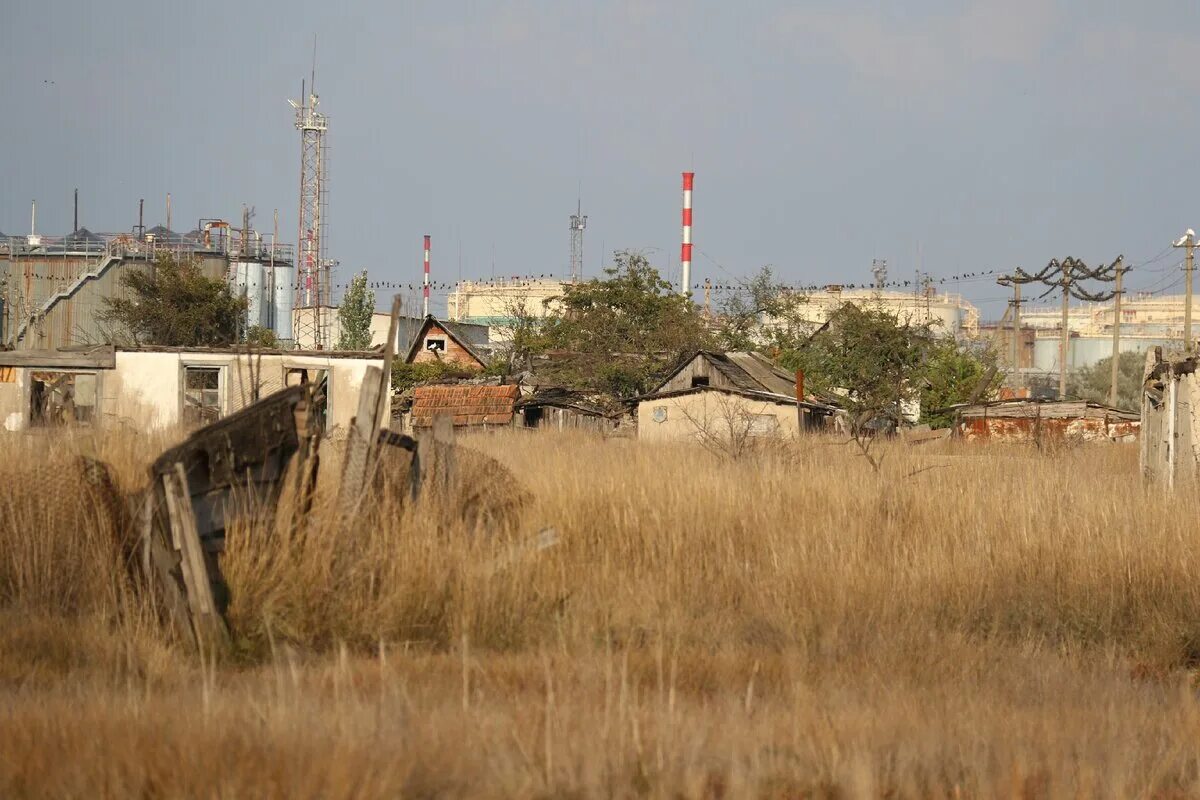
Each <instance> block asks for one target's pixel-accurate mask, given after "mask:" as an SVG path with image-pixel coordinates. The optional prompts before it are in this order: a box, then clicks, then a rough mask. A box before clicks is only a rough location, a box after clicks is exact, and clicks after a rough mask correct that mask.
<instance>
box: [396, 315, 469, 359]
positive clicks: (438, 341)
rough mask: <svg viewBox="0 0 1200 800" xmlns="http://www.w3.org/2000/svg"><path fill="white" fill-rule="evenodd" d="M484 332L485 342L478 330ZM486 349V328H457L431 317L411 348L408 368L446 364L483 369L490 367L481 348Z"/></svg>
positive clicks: (407, 356) (422, 327)
mask: <svg viewBox="0 0 1200 800" xmlns="http://www.w3.org/2000/svg"><path fill="white" fill-rule="evenodd" d="M477 328H478V329H482V331H483V334H482V341H480V340H479V336H478V335H477V332H476V331H475V329H477ZM486 345H487V328H486V327H485V326H482V325H469V326H468V325H458V324H456V323H453V322H445V321H443V320H438V319H436V318H435V317H434V316H433V315H432V314H431V315H429V316H428V317H426V318H425V321H424V322H423V323H422V325H421V328H420V329H419V330H418V331H417V335H416V336H414V337H413V340H412V345H411V346H410V347H409V348H408V354H407V355H406V356H405V358H404V362H405V363H406V364H421V363H426V362H431V361H443V362H447V363H451V364H457V365H458V366H461V367H466V368H467V369H483V368H484V367H485V366H487V359H486V358H485V356H484V354H483V352H482V348H483V347H485V346H486Z"/></svg>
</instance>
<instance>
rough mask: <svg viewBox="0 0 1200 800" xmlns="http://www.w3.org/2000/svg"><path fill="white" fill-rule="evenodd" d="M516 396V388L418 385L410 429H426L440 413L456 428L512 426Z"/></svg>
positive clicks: (414, 397)
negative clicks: (451, 421) (449, 417)
mask: <svg viewBox="0 0 1200 800" xmlns="http://www.w3.org/2000/svg"><path fill="white" fill-rule="evenodd" d="M518 397H520V389H519V388H518V387H517V386H478V385H472V384H458V385H445V386H418V387H417V388H416V389H414V390H413V404H412V410H411V412H410V413H411V415H412V426H413V428H428V427H430V426H431V425H433V418H434V417H436V416H438V415H440V414H448V415H450V416H452V417H453V418H454V425H455V426H456V427H488V426H500V425H512V424H513V407H514V406H515V404H516V402H517V398H518Z"/></svg>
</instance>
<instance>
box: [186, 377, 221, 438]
mask: <svg viewBox="0 0 1200 800" xmlns="http://www.w3.org/2000/svg"><path fill="white" fill-rule="evenodd" d="M220 418H221V368H220V367H184V368H183V424H184V425H197V426H199V425H211V424H212V423H214V422H216V421H217V420H219V419H220Z"/></svg>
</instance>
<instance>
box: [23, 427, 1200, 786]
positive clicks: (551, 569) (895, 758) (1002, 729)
mask: <svg viewBox="0 0 1200 800" xmlns="http://www.w3.org/2000/svg"><path fill="white" fill-rule="evenodd" d="M148 438H149V437H145V436H140V437H139V436H130V435H128V434H125V435H122V436H119V437H117V436H114V437H96V436H87V437H79V438H77V439H70V438H65V437H64V438H62V439H59V440H58V445H59V450H58V453H56V454H55V455H54V456H53V457H51V456H49V455H48V451H47V449H46V448H45V447H44V442H34V441H32V440H29V439H27V438H24V437H10V438H7V439H5V440H3V441H2V442H0V455H2V456H3V458H2V459H0V463H4V464H8V465H20V468H19V469H10V471H9V472H8V473H6V474H5V475H4V481H5V486H6V491H5V492H4V493H3V494H2V495H0V708H3V711H2V712H0V795H4V796H85V795H86V796H90V797H102V798H103V797H128V796H197V795H205V794H212V793H214V792H215V793H217V794H219V795H222V796H231V797H257V796H270V795H281V796H303V795H307V794H313V793H316V794H319V795H320V796H322V797H330V798H341V797H347V798H348V797H395V796H446V795H452V796H456V797H494V796H521V797H528V796H540V797H555V796H577V797H585V796H651V797H653V796H682V797H711V796H726V797H756V796H798V797H805V796H813V797H837V796H856V795H860V796H890V797H930V796H939V797H940V796H951V797H952V796H955V795H961V796H963V797H995V796H1019V797H1049V796H1094V795H1096V794H1101V795H1103V794H1105V793H1111V794H1112V795H1113V796H1122V797H1132V796H1161V797H1188V796H1194V795H1196V794H1197V793H1200V778H1198V777H1197V776H1200V757H1198V756H1197V755H1196V752H1195V748H1194V747H1193V746H1191V739H1192V735H1191V734H1192V731H1194V730H1195V727H1196V724H1197V722H1198V721H1200V699H1198V697H1197V694H1196V692H1195V691H1193V689H1192V688H1191V687H1192V682H1193V678H1192V675H1193V674H1194V670H1195V669H1196V667H1197V665H1198V664H1200V661H1198V659H1197V652H1198V651H1200V648H1198V647H1197V642H1200V623H1198V622H1197V621H1198V620H1200V584H1197V582H1196V580H1195V574H1196V569H1195V568H1194V566H1196V565H1200V542H1198V541H1197V540H1196V537H1195V536H1193V535H1192V523H1191V519H1190V517H1189V516H1188V515H1187V514H1182V513H1179V508H1188V507H1192V506H1194V505H1195V504H1196V503H1197V502H1200V492H1198V490H1197V489H1196V487H1194V486H1178V487H1177V488H1176V499H1177V503H1164V502H1162V498H1161V495H1159V494H1157V493H1153V492H1148V493H1143V492H1137V491H1134V492H1113V491H1111V487H1112V486H1113V485H1115V484H1120V483H1121V482H1123V481H1128V480H1130V479H1131V478H1133V477H1134V476H1136V469H1137V468H1136V453H1135V451H1134V450H1133V449H1132V448H1125V447H1119V446H1113V447H1095V448H1088V449H1086V450H1072V451H1062V452H1058V453H1056V454H1052V455H1043V456H1041V457H1039V458H1037V459H1029V460H1028V461H1027V462H1022V468H1021V469H1020V470H1014V469H1012V468H1011V464H1012V462H1011V460H1010V459H1008V458H1007V457H1005V456H999V455H997V454H996V451H995V450H989V449H984V448H974V447H970V446H965V445H960V446H949V447H947V448H946V449H942V450H936V451H928V450H926V449H924V447H942V446H941V445H928V446H923V448H922V449H920V450H913V449H906V448H904V447H903V446H900V445H895V446H894V447H895V453H894V454H892V455H889V457H888V458H887V459H886V460H885V462H884V466H883V469H882V471H881V472H880V473H879V474H875V473H874V472H873V471H871V470H869V469H868V468H866V467H865V466H864V464H863V463H862V461H861V459H857V458H855V457H853V456H852V455H851V454H850V453H849V452H847V450H846V449H845V448H843V447H839V446H837V445H836V443H835V442H834V441H832V440H825V439H822V438H819V437H818V438H817V439H815V440H811V441H807V442H805V443H801V444H799V445H794V446H790V447H788V448H781V449H780V450H777V451H772V452H771V453H768V454H765V455H764V457H763V458H761V459H759V460H758V461H756V463H755V465H754V470H753V473H752V478H749V477H748V473H747V467H746V465H745V464H744V463H736V462H730V461H728V460H725V459H722V458H717V457H712V456H709V455H708V454H707V453H705V452H704V451H703V450H702V449H701V448H699V447H698V446H688V447H652V446H646V445H639V444H637V443H634V442H620V443H613V442H610V443H607V444H601V443H599V442H598V441H597V440H595V439H592V438H588V437H578V438H575V437H571V436H528V435H525V436H519V435H516V434H511V435H488V436H482V437H477V438H472V439H468V440H467V441H466V445H467V447H468V448H472V449H481V450H483V451H485V452H487V453H488V454H490V455H492V456H494V457H496V458H497V459H499V460H500V461H501V462H502V463H503V464H505V465H507V466H508V467H509V468H511V469H512V471H513V472H514V473H515V474H517V475H519V476H520V481H521V484H522V486H523V487H524V489H525V490H527V491H528V492H529V493H530V494H531V496H532V501H531V504H530V505H529V507H528V508H527V510H526V513H525V515H524V517H523V521H522V522H520V523H512V524H504V525H499V526H497V527H495V528H494V529H493V530H491V531H490V532H489V533H488V534H487V535H478V534H472V533H471V532H469V531H468V530H467V529H466V528H464V527H463V526H462V524H461V523H457V522H453V521H447V518H446V517H445V516H442V515H435V514H406V513H403V512H397V510H395V509H391V508H384V509H381V510H379V511H377V512H371V513H368V514H364V515H363V516H362V517H361V518H359V519H357V520H356V521H355V524H354V526H353V528H352V529H347V528H345V527H344V526H341V525H338V524H336V523H335V521H334V520H335V517H334V515H333V514H332V509H331V507H330V506H329V505H327V504H326V500H325V497H326V496H325V495H323V494H322V495H320V496H319V497H318V502H317V506H316V520H315V522H314V524H313V525H312V526H311V527H308V528H305V529H304V532H303V535H296V533H295V531H290V530H289V529H288V528H286V527H285V528H283V529H280V530H265V529H262V528H257V529H253V530H245V529H243V528H238V529H235V531H234V532H233V533H232V534H231V538H230V540H229V542H228V545H227V550H226V552H225V553H224V554H223V555H222V556H221V558H222V560H223V564H224V567H225V569H226V574H227V575H228V576H229V578H230V581H231V584H232V589H233V593H234V605H233V607H232V610H231V614H232V622H233V626H234V627H233V632H234V636H235V639H236V640H237V642H238V646H239V654H240V658H241V662H240V663H238V664H230V663H224V664H222V663H218V664H216V665H212V664H207V665H205V666H201V665H199V664H198V663H196V661H195V660H194V659H193V658H191V657H189V656H188V655H187V654H186V652H184V651H183V650H181V649H180V648H177V647H174V646H171V645H170V643H169V642H168V641H167V640H164V639H163V638H162V635H161V633H159V632H158V630H157V629H156V628H155V627H154V626H153V625H152V624H149V622H148V620H147V618H146V617H145V616H144V614H143V610H142V609H139V607H138V605H137V601H136V596H135V595H133V594H132V593H130V592H129V591H128V590H127V586H126V584H125V579H124V578H123V575H125V572H124V570H123V561H122V555H121V552H120V550H119V542H120V541H121V540H120V537H115V536H114V535H113V531H111V530H110V529H108V528H105V527H104V526H103V525H97V522H96V521H95V520H94V519H93V518H89V517H88V516H87V515H86V513H84V512H82V511H80V514H81V516H80V518H79V519H76V518H74V517H71V518H69V519H66V518H64V517H62V516H61V507H60V506H61V505H62V504H59V503H46V502H44V497H45V494H46V492H47V491H48V490H50V489H48V487H49V486H50V484H48V483H47V480H46V477H45V476H46V475H51V476H60V482H59V483H56V484H53V488H52V491H54V492H55V494H54V496H55V498H57V499H64V503H66V502H67V499H69V501H70V502H69V507H70V508H72V509H82V508H83V507H84V505H85V504H84V503H82V502H80V501H79V500H78V498H79V497H81V496H83V495H84V494H85V493H81V492H80V486H79V485H78V480H79V479H78V478H74V479H72V478H70V477H66V476H68V471H67V470H65V469H64V468H63V466H62V465H63V464H64V463H69V461H70V459H71V458H72V457H73V456H74V455H75V454H76V453H83V454H89V455H96V456H101V457H103V458H105V459H106V460H107V461H110V462H111V463H112V464H113V465H114V467H115V468H116V475H117V479H118V482H119V483H121V484H122V485H124V486H126V487H127V488H132V487H134V486H137V485H139V483H140V482H141V481H142V480H144V475H145V474H146V464H147V463H148V461H149V459H150V458H151V457H152V456H153V455H154V454H155V453H157V452H158V448H159V447H160V446H161V445H162V444H163V443H162V442H159V441H154V442H151V441H148ZM881 446H882V447H893V445H891V444H887V443H885V444H882V445H881ZM1006 455H1007V453H1006ZM331 456H332V457H331V458H330V459H329V460H328V463H329V464H332V465H336V464H337V463H339V459H338V457H337V456H338V454H337V451H336V450H334V451H333V452H332V453H331ZM39 465H40V466H39ZM530 465H536V468H529V467H530ZM36 470H41V471H36ZM325 473H326V470H325V469H324V467H323V469H322V474H323V475H324V474H325ZM329 477H330V478H336V468H335V467H334V468H331V469H330V470H329ZM73 480H74V481H75V483H72V481H73ZM323 480H324V478H323ZM470 480H472V481H478V482H485V481H487V480H488V477H487V476H486V475H481V474H475V473H471V478H470ZM71 486H74V489H73V490H72V489H71ZM323 491H325V489H322V492H323ZM71 513H72V514H74V513H76V512H75V511H72V512H71ZM543 525H553V526H554V527H555V528H556V529H557V530H558V532H559V538H560V540H561V542H560V544H559V545H558V546H556V547H553V548H550V549H548V550H545V551H542V552H540V553H536V554H533V555H530V556H526V557H520V558H514V557H513V556H512V553H513V552H514V550H515V548H516V547H517V546H518V545H519V544H520V543H521V542H524V541H526V540H527V537H529V536H530V535H531V534H532V532H533V531H535V530H537V529H538V528H539V527H540V526H543ZM497 564H499V565H500V566H497ZM1097 698H1101V699H1102V702H1098V700H1097ZM1064 732H1068V733H1064ZM180 754H191V755H188V756H186V757H181V755H180ZM63 764H69V765H70V769H64V768H62V765H63Z"/></svg>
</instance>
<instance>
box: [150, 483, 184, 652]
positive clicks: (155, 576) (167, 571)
mask: <svg viewBox="0 0 1200 800" xmlns="http://www.w3.org/2000/svg"><path fill="white" fill-rule="evenodd" d="M155 496H156V495H155V492H154V489H153V487H151V488H149V489H147V490H146V492H145V493H144V495H143V497H142V501H141V503H140V510H139V515H140V517H141V520H140V526H141V534H140V535H141V540H142V541H141V546H142V578H143V580H144V581H145V584H146V585H147V586H148V587H153V588H152V589H151V591H153V592H154V593H156V594H157V596H158V598H159V601H160V602H161V604H162V605H161V607H162V610H163V612H164V614H165V615H166V620H167V624H168V625H170V627H171V629H172V630H173V631H174V632H175V635H176V636H178V637H179V639H180V640H181V641H186V640H188V639H189V638H190V637H191V636H193V635H194V627H193V623H192V613H191V610H190V609H189V608H188V603H187V599H186V598H185V597H184V596H183V594H182V593H181V592H180V591H179V582H178V581H177V580H176V579H175V575H174V571H175V569H176V568H178V567H179V566H180V561H179V556H178V554H177V553H176V552H175V551H174V550H171V549H169V548H168V547H167V546H166V544H165V543H164V542H163V541H162V539H161V538H160V537H159V536H156V535H155V533H154V505H155Z"/></svg>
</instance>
